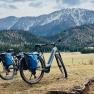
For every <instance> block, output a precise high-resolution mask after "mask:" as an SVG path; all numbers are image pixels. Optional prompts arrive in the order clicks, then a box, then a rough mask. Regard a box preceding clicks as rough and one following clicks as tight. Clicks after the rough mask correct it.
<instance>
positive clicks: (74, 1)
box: [0, 0, 94, 18]
mask: <svg viewBox="0 0 94 94" xmlns="http://www.w3.org/2000/svg"><path fill="white" fill-rule="evenodd" d="M62 8H85V9H89V10H94V0H0V18H2V17H6V16H17V17H22V16H39V15H43V14H48V13H51V12H53V11H56V10H60V9H62Z"/></svg>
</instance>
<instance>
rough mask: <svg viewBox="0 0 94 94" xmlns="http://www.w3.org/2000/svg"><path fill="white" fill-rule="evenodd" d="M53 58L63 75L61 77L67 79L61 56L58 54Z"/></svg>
mask: <svg viewBox="0 0 94 94" xmlns="http://www.w3.org/2000/svg"><path fill="white" fill-rule="evenodd" d="M55 57H56V61H57V64H58V67H59V69H60V71H61V73H62V74H63V76H64V77H65V78H67V77H68V75H67V70H66V68H65V65H64V63H63V60H62V58H61V55H60V54H56V55H55Z"/></svg>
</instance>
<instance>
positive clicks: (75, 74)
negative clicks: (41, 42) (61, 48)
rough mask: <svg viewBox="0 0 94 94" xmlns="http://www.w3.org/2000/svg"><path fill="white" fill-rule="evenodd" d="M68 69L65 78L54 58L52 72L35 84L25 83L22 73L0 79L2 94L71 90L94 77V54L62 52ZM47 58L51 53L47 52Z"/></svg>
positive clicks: (36, 93) (0, 92)
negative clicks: (9, 78) (5, 79)
mask: <svg viewBox="0 0 94 94" xmlns="http://www.w3.org/2000/svg"><path fill="white" fill-rule="evenodd" d="M61 54H62V58H63V61H64V64H65V66H66V69H67V71H68V78H67V79H65V78H63V75H62V74H61V72H60V70H59V69H58V67H57V63H56V60H55V59H54V61H53V64H52V68H51V72H50V73H49V74H45V75H44V77H43V79H42V80H41V81H40V82H39V83H38V84H35V85H32V86H31V85H28V84H27V83H25V82H24V81H23V80H22V79H21V77H20V74H19V73H18V75H16V76H15V77H14V79H13V80H9V81H4V80H2V79H0V94H31V93H32V94H46V93H47V92H48V91H50V90H63V91H70V90H71V89H72V88H73V87H75V86H83V85H84V83H85V82H86V81H87V80H88V79H90V78H92V77H94V54H81V53H79V52H76V53H68V52H67V53H61ZM44 55H45V58H46V60H47V58H48V57H49V53H45V54H44Z"/></svg>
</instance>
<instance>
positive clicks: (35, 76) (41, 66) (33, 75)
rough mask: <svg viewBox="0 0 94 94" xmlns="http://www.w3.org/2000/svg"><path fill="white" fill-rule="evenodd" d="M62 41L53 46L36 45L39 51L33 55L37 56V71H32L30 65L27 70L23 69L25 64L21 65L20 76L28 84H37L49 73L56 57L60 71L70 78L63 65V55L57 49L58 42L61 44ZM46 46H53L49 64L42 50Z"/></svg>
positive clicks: (52, 44)
mask: <svg viewBox="0 0 94 94" xmlns="http://www.w3.org/2000/svg"><path fill="white" fill-rule="evenodd" d="M60 41H61V40H58V41H56V42H55V43H51V44H37V45H35V49H36V50H37V51H38V52H37V53H35V54H33V55H37V66H36V69H35V71H31V70H30V68H29V66H28V64H27V66H28V68H27V69H26V70H25V69H24V67H23V64H24V63H21V65H20V75H21V77H22V79H23V80H24V81H25V82H26V83H28V84H31V85H32V84H36V83H38V82H39V81H40V80H41V79H42V77H43V75H44V73H49V72H50V68H51V65H52V62H53V59H54V56H55V58H56V61H57V64H58V67H59V69H60V71H61V72H62V73H63V75H64V77H65V78H67V76H68V75H67V70H66V68H65V65H64V63H63V60H62V57H61V54H60V52H59V50H58V49H57V47H56V44H57V42H60ZM45 46H53V48H52V51H51V54H50V57H49V59H48V62H47V63H46V62H45V58H44V55H43V52H42V49H41V48H42V47H45ZM25 55H28V53H27V54H26V53H25ZM26 63H28V62H26ZM29 73H30V74H29Z"/></svg>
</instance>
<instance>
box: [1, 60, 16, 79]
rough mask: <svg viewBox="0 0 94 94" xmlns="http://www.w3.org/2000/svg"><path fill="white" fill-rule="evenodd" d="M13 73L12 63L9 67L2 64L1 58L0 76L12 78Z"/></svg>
mask: <svg viewBox="0 0 94 94" xmlns="http://www.w3.org/2000/svg"><path fill="white" fill-rule="evenodd" d="M14 75H15V73H14V65H10V66H9V67H7V68H6V67H5V66H4V62H3V60H1V61H0V77H1V78H2V79H3V80H11V79H13V77H14Z"/></svg>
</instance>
